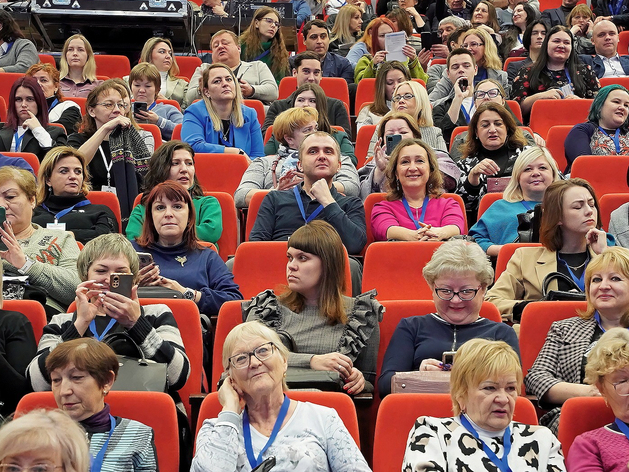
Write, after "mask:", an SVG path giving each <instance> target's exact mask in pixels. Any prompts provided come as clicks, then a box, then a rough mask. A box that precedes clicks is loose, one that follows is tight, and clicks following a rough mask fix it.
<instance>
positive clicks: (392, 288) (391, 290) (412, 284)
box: [362, 241, 442, 300]
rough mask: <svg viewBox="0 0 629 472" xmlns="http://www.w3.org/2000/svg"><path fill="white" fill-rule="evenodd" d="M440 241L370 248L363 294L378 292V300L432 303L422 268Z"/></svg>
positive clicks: (374, 244)
mask: <svg viewBox="0 0 629 472" xmlns="http://www.w3.org/2000/svg"><path fill="white" fill-rule="evenodd" d="M441 244H442V242H441V241H394V242H392V241H379V242H375V243H372V244H370V245H369V247H368V248H367V251H366V253H365V259H364V265H363V284H362V291H363V292H367V291H369V290H372V289H374V288H375V289H377V290H378V300H430V299H432V294H431V291H430V288H429V287H428V284H427V283H426V281H425V280H424V277H423V276H422V269H423V268H424V266H425V265H426V264H427V263H428V261H429V260H430V258H431V257H432V254H433V252H435V250H436V249H437V248H438V247H439V246H440V245H441Z"/></svg>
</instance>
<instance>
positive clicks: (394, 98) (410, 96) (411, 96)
mask: <svg viewBox="0 0 629 472" xmlns="http://www.w3.org/2000/svg"><path fill="white" fill-rule="evenodd" d="M411 98H415V95H413V94H412V93H405V94H404V95H396V96H395V97H393V98H392V100H393V101H394V102H399V101H400V100H402V99H404V100H406V101H408V100H410V99H411Z"/></svg>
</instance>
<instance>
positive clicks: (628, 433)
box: [614, 418, 629, 439]
mask: <svg viewBox="0 0 629 472" xmlns="http://www.w3.org/2000/svg"><path fill="white" fill-rule="evenodd" d="M614 423H616V426H618V429H619V430H620V431H622V433H623V434H624V435H625V436H626V437H627V439H629V426H627V425H626V424H625V423H624V421H620V420H619V419H618V418H616V420H614Z"/></svg>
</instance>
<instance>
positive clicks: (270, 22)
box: [262, 18, 280, 28]
mask: <svg viewBox="0 0 629 472" xmlns="http://www.w3.org/2000/svg"><path fill="white" fill-rule="evenodd" d="M262 19H263V20H264V21H266V22H267V23H268V24H270V25H275V27H276V28H279V27H280V22H279V21H275V20H274V19H273V18H262Z"/></svg>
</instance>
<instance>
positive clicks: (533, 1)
mask: <svg viewBox="0 0 629 472" xmlns="http://www.w3.org/2000/svg"><path fill="white" fill-rule="evenodd" d="M520 4H526V5H529V6H531V7H532V8H533V10H534V11H535V16H536V17H539V11H540V9H539V1H538V0H528V1H523V0H508V1H507V5H506V8H505V7H503V8H497V10H496V15H497V16H498V23H500V27H501V28H503V29H504V28H508V27H509V26H511V25H513V12H514V11H515V7H517V6H518V5H520Z"/></svg>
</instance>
